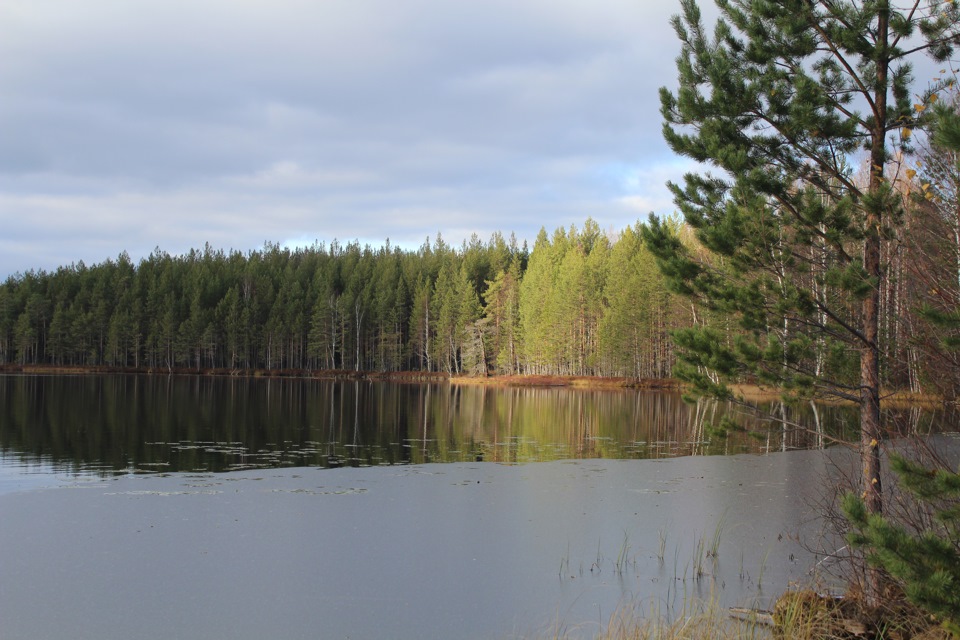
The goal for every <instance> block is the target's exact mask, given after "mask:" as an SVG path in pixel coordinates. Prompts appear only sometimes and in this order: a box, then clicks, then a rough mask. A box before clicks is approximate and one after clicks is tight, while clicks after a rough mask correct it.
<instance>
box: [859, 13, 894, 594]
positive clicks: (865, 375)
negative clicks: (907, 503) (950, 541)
mask: <svg viewBox="0 0 960 640" xmlns="http://www.w3.org/2000/svg"><path fill="white" fill-rule="evenodd" d="M888 27H889V5H887V6H886V7H884V8H881V9H880V11H879V17H878V24H877V33H878V34H879V42H878V44H879V45H880V47H881V48H882V49H884V50H885V49H886V47H887V37H888V36H887V33H888ZM880 57H881V59H880V60H878V62H877V84H876V86H877V87H878V90H877V91H875V92H874V100H875V102H874V107H873V108H874V125H873V126H874V129H873V132H872V143H871V149H870V187H869V191H870V194H871V195H875V194H878V193H879V192H880V190H881V189H882V187H883V182H884V176H883V167H884V165H885V164H886V146H885V145H886V141H885V137H886V121H887V117H886V116H887V114H886V112H887V84H888V78H887V73H888V62H887V61H886V60H885V59H883V56H880ZM865 223H866V224H865V227H866V228H865V230H864V231H865V236H866V237H865V238H864V243H863V267H864V270H865V271H866V274H867V277H868V278H871V279H872V280H873V283H872V285H873V286H871V287H870V292H869V294H867V296H866V297H865V298H864V299H863V303H862V311H863V340H864V343H865V344H864V345H863V347H862V349H861V352H860V460H861V464H862V467H863V499H864V502H865V503H866V506H867V510H868V511H869V512H870V513H876V514H880V513H882V512H883V488H882V484H881V480H880V440H881V435H882V434H881V428H880V349H879V329H880V317H879V312H880V289H881V276H882V273H881V268H880V226H881V224H882V223H883V220H881V207H880V205H878V204H877V203H875V202H871V203H870V206H868V207H867V212H866V220H865ZM881 582H882V575H881V572H880V571H879V570H878V569H874V568H872V567H871V568H868V569H867V584H866V591H867V598H868V601H870V602H872V603H874V604H878V603H879V597H880V592H881V590H882V589H881Z"/></svg>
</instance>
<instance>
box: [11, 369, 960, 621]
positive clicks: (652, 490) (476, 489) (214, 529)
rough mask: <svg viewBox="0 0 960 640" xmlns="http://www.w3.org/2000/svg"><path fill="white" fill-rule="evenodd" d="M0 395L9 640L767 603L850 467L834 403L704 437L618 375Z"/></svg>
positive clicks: (791, 575)
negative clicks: (567, 383) (524, 381)
mask: <svg viewBox="0 0 960 640" xmlns="http://www.w3.org/2000/svg"><path fill="white" fill-rule="evenodd" d="M0 407H2V409H0V451H2V454H0V510H2V514H3V517H2V518H0V545H2V547H0V548H3V549H6V550H7V551H6V552H5V553H4V554H3V555H2V556H0V557H2V560H0V620H2V625H3V633H2V635H3V637H4V638H14V639H16V638H41V637H42V638H130V637H136V638H147V639H149V638H158V639H159V638H164V639H166V638H177V637H180V638H223V637H230V638H239V639H243V638H251V639H252V638H264V637H272V638H354V639H356V638H398V639H403V638H512V637H520V636H523V637H531V636H535V635H537V634H538V633H539V634H540V637H544V636H546V637H550V636H551V634H552V633H553V630H555V629H557V628H560V629H564V630H566V631H568V632H569V633H570V634H571V635H573V636H574V637H578V636H579V637H591V636H593V635H595V634H596V632H598V631H599V630H600V628H601V626H602V625H603V624H605V623H606V622H607V621H608V620H609V618H610V616H611V614H613V613H614V611H615V610H616V609H617V607H621V606H632V607H638V608H640V609H641V610H642V611H643V612H645V613H653V612H659V613H662V614H670V613H675V612H676V611H678V610H680V609H681V608H682V607H683V606H684V604H685V603H689V602H691V601H692V600H693V599H695V598H698V597H699V598H711V597H712V598H716V599H717V600H719V601H720V602H721V604H723V605H725V606H726V605H747V606H749V605H752V604H754V603H759V604H760V605H761V606H764V605H765V604H766V603H767V602H768V601H769V599H770V598H772V597H775V596H776V595H778V594H779V593H780V592H781V591H782V590H783V589H784V588H785V587H786V586H787V584H788V583H789V582H791V581H803V580H808V579H810V577H811V571H812V570H813V569H814V568H815V566H816V565H817V563H819V562H821V561H822V560H823V556H821V555H818V554H817V553H814V552H811V551H810V550H808V549H807V546H808V545H804V544H800V543H798V539H797V538H798V536H800V537H802V538H804V539H806V541H807V542H808V543H809V542H811V541H812V542H814V543H816V544H815V545H814V546H816V545H817V544H819V545H820V546H823V547H824V549H823V550H825V551H829V550H830V549H829V548H827V547H829V546H830V545H831V544H834V543H832V542H830V540H829V538H823V536H822V535H821V531H820V527H821V525H820V523H819V521H818V518H817V514H816V513H815V511H813V507H812V506H811V505H814V504H815V503H816V501H817V500H819V499H820V498H821V496H822V495H823V493H824V491H829V489H830V487H831V486H832V484H833V483H835V478H836V474H837V473H838V469H840V468H846V467H848V466H849V465H850V464H851V463H852V464H853V465H854V467H855V460H853V459H852V458H851V457H850V456H849V455H848V454H847V453H846V452H845V450H843V449H839V448H833V449H828V450H825V451H824V450H818V449H812V450H811V449H809V447H811V446H814V447H816V446H817V445H819V444H822V443H824V442H826V441H827V440H825V438H826V436H827V435H830V434H833V435H837V434H841V435H842V433H843V429H844V427H845V425H849V424H856V422H855V415H851V413H850V412H849V410H847V409H842V408H836V407H834V408H829V407H820V408H817V411H816V412H815V413H814V411H813V408H810V407H807V408H793V409H790V410H789V411H790V412H791V413H790V414H789V417H790V419H791V421H800V420H802V421H807V423H808V424H810V425H811V430H810V431H797V430H794V429H791V428H785V427H784V426H783V425H782V424H780V425H774V428H772V429H767V430H765V431H763V432H762V434H761V436H760V438H754V437H749V436H745V435H731V436H728V437H719V436H718V435H717V434H716V433H715V432H714V431H712V430H711V429H710V425H711V423H713V422H715V421H716V420H717V419H718V418H719V416H720V415H722V414H723V412H724V411H725V410H727V409H726V408H725V407H723V406H720V405H716V404H711V403H701V404H700V405H687V404H684V403H683V402H681V401H680V399H679V397H677V396H674V395H671V394H646V393H640V392H632V391H597V392H593V391H579V390H571V389H491V388H484V387H463V388H460V387H452V386H449V385H393V384H373V383H362V382H360V383H356V382H338V383H331V382H319V381H308V380H225V379H203V378H186V377H185V378H176V377H174V378H148V377H123V376H116V377H82V378H71V377H46V378H45V377H34V378H29V377H25V378H20V377H6V378H2V377H0ZM895 418H896V420H894V417H891V418H890V421H891V423H893V422H896V423H897V424H898V425H899V428H901V429H906V430H924V429H926V428H928V425H929V424H932V423H937V422H941V423H942V422H943V419H942V417H939V416H935V415H934V416H929V415H922V414H917V415H904V416H896V417H895ZM818 425H819V427H818ZM751 426H753V427H757V426H758V425H756V424H754V425H751ZM818 428H819V433H818ZM705 454H717V455H705ZM838 464H839V465H840V466H839V467H838V466H837V465H838ZM715 539H716V540H718V542H716V543H714V540H715Z"/></svg>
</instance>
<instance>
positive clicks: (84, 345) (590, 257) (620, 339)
mask: <svg viewBox="0 0 960 640" xmlns="http://www.w3.org/2000/svg"><path fill="white" fill-rule="evenodd" d="M903 197H904V202H905V203H906V205H907V206H906V207H905V209H904V210H905V212H906V213H905V217H904V220H903V221H902V223H901V224H899V225H898V226H897V227H895V228H892V229H891V232H890V233H888V234H887V236H886V237H885V240H884V248H883V253H884V261H885V264H886V266H887V269H888V270H889V273H890V277H889V278H887V279H885V281H884V282H885V288H884V291H882V292H881V294H882V295H881V302H882V323H881V324H882V331H883V332H884V342H883V344H884V345H885V352H884V353H883V354H882V355H883V360H882V362H883V367H882V371H883V380H884V384H885V386H886V387H888V388H891V389H909V390H913V391H930V392H934V393H940V394H945V395H949V396H950V397H954V396H955V395H956V393H957V389H958V387H960V385H958V381H957V380H956V378H957V375H956V374H954V373H950V372H956V371H958V370H960V364H958V363H957V362H956V358H957V354H956V352H955V351H953V352H951V351H949V350H944V349H942V348H940V346H939V345H940V341H939V338H938V337H937V336H938V329H937V327H936V326H935V325H934V324H933V323H931V322H930V321H928V320H927V319H926V316H925V315H924V314H923V313H922V311H923V309H926V308H929V307H930V306H931V305H938V304H939V305H941V306H942V305H943V304H945V303H946V304H947V308H949V303H950V302H951V301H952V300H953V298H954V296H956V293H957V288H958V286H957V276H956V274H957V264H956V251H955V249H956V247H955V246H954V242H953V238H954V234H953V232H952V227H951V219H950V218H949V216H944V215H942V213H943V212H940V211H939V210H938V209H937V207H936V206H934V203H932V202H931V201H927V200H923V199H917V198H911V197H909V195H908V194H907V192H906V190H904V196H903ZM947 213H949V212H947ZM664 225H665V227H667V228H669V230H670V233H672V234H673V235H674V236H675V237H676V238H677V240H678V242H681V243H683V244H684V245H686V246H687V247H689V248H690V250H691V251H693V252H699V251H702V247H700V245H699V243H698V241H697V239H696V236H695V234H694V233H693V231H692V230H691V229H690V227H689V226H688V225H687V224H685V223H683V222H681V220H680V218H679V216H674V217H672V218H668V219H667V220H665V221H664ZM645 226H646V225H644V224H641V223H637V224H636V225H634V226H633V227H628V228H625V229H623V230H621V231H619V232H614V231H610V230H607V231H604V230H601V228H600V227H599V225H598V224H597V223H596V222H595V221H593V220H592V219H587V220H586V221H585V222H584V223H583V224H582V225H581V226H579V227H578V226H576V225H571V226H570V227H569V228H562V227H561V228H557V229H555V230H554V231H553V233H552V234H551V233H548V232H547V230H546V229H541V231H540V233H539V235H538V236H537V238H536V241H535V243H534V245H533V247H532V248H530V247H528V246H527V244H526V243H523V244H520V243H518V242H517V240H516V239H515V237H513V236H511V237H510V238H505V237H504V236H503V235H502V234H501V233H494V234H493V236H492V237H491V238H490V239H489V240H487V241H486V242H484V241H482V240H481V239H479V238H478V237H477V236H476V235H474V236H473V237H472V238H471V239H470V240H469V241H464V242H463V243H462V244H461V245H460V246H450V245H448V244H446V243H445V242H444V241H443V239H442V236H441V235H440V234H438V235H437V236H436V237H435V239H434V240H432V241H431V240H430V239H429V238H428V239H427V240H426V241H425V242H424V243H423V245H422V246H421V247H419V248H418V249H417V250H415V251H413V250H403V249H400V248H398V247H394V246H391V245H390V242H389V241H387V242H386V243H385V244H384V245H383V246H381V247H378V248H373V247H370V246H369V245H367V246H360V245H359V244H358V243H357V242H352V243H347V244H341V243H339V242H337V241H332V242H330V243H329V244H326V243H323V242H317V243H315V244H314V245H313V246H311V247H308V248H299V249H288V248H284V247H280V246H279V245H277V244H270V243H268V244H266V245H265V246H264V247H263V248H262V249H260V250H256V251H250V252H247V253H241V252H239V251H229V252H224V251H222V250H218V249H214V248H212V247H210V246H209V245H208V246H205V247H204V248H203V249H198V250H192V251H190V252H189V253H187V254H185V255H178V256H172V255H169V254H167V253H166V252H163V251H161V250H160V249H156V250H155V251H154V252H153V253H152V254H151V255H149V256H148V257H146V258H143V259H141V260H140V261H139V262H138V263H134V262H132V261H131V259H130V258H129V256H128V255H127V254H126V253H122V254H120V255H119V256H118V257H117V258H116V259H108V260H105V261H103V262H101V263H99V264H95V265H92V266H87V265H85V264H83V263H77V264H72V265H69V266H63V267H60V268H58V269H57V270H56V271H54V272H43V271H40V272H36V271H27V272H25V273H19V274H16V275H14V276H11V277H9V278H8V279H7V280H6V282H4V283H3V285H2V286H0V363H2V364H4V365H7V366H28V365H51V366H80V367H92V366H112V367H122V368H133V369H138V370H144V369H147V370H154V371H173V370H178V371H183V370H193V371H198V372H199V371H206V370H210V369H226V370H235V371H241V370H283V369H288V370H289V369H294V370H348V371H378V372H398V371H416V372H441V373H446V374H449V375H468V376H484V375H509V374H540V375H577V376H580V375H583V376H587V375H589V376H611V377H628V378H638V379H662V378H668V377H670V376H671V375H672V373H673V368H674V365H675V363H676V361H677V348H676V346H675V344H674V340H673V337H672V336H673V334H674V332H676V331H678V330H681V331H682V330H683V329H684V328H689V327H694V326H697V327H708V328H711V327H712V328H713V329H714V330H715V331H714V334H712V335H715V339H717V340H722V341H734V340H736V339H737V334H738V332H743V331H744V329H743V328H742V327H740V326H734V325H733V324H732V323H730V321H729V320H728V319H727V316H726V315H725V314H724V313H723V311H724V310H723V309H720V308H716V305H711V304H709V301H708V302H706V303H704V302H702V301H696V300H691V299H690V298H688V297H685V296H681V295H678V294H677V293H675V292H673V291H671V289H670V285H669V281H668V279H667V278H666V277H665V276H664V275H663V274H662V272H661V270H660V269H659V268H658V265H657V262H656V259H655V258H654V256H653V253H652V252H651V251H650V250H649V248H648V246H647V244H646V243H645V241H644V239H643V231H644V227H645ZM784 255H785V256H786V255H787V252H784ZM703 257H704V259H708V260H717V258H715V257H713V256H710V255H707V254H706V253H705V252H704V256H703ZM832 266H833V265H831V264H830V260H829V256H828V255H827V254H826V253H820V254H818V255H815V256H810V259H808V260H797V259H795V258H794V259H791V260H786V259H785V261H784V264H783V265H781V267H782V272H781V276H782V277H785V278H788V279H790V280H791V281H793V282H795V283H800V284H802V285H803V286H806V287H807V288H809V289H810V290H812V291H815V292H816V295H818V296H822V297H824V298H829V297H831V296H834V297H837V296H841V295H842V287H841V284H842V283H838V282H836V281H835V280H836V278H838V277H842V275H838V274H837V273H835V272H834V270H833V269H832ZM717 267H718V268H720V269H723V268H725V267H724V265H723V264H718V265H717ZM841 302H842V301H841ZM712 307H713V308H712ZM839 308H843V309H845V310H844V311H843V313H849V314H855V313H857V311H856V308H855V305H852V304H851V305H846V306H844V305H843V304H840V305H839ZM773 329H776V327H774V328H773ZM795 331H797V330H795ZM811 348H812V350H813V351H816V345H814V346H813V347H811ZM825 351H827V349H826V348H825ZM816 358H818V359H819V360H820V362H819V364H818V366H820V367H824V368H830V367H833V368H836V369H842V368H843V367H846V366H849V363H847V362H845V361H844V358H843V353H837V351H836V347H835V346H831V347H830V348H829V352H824V353H816Z"/></svg>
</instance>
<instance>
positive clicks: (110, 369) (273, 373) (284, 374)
mask: <svg viewBox="0 0 960 640" xmlns="http://www.w3.org/2000/svg"><path fill="white" fill-rule="evenodd" d="M111 374H114V375H151V376H152V375H156V376H160V375H182V376H200V377H229V378H297V379H312V380H367V381H383V382H398V383H423V382H448V383H449V384H452V385H461V386H494V387H528V388H533V387H563V388H572V389H592V390H604V389H606V390H616V389H623V390H626V389H630V390H635V391H637V390H639V391H671V392H680V393H682V392H685V391H687V390H688V389H689V386H688V385H686V384H685V383H683V382H682V381H680V380H677V379H675V378H629V377H603V376H560V375H537V374H512V375H489V376H468V375H450V374H448V373H445V372H425V371H353V370H343V369H241V368H235V369H227V368H200V369H196V368H192V367H175V368H165V367H117V366H110V365H101V366H80V365H50V364H33V365H14V364H5V365H0V375H111ZM730 389H731V391H733V393H734V396H735V397H737V398H739V399H742V400H745V401H747V402H775V401H778V400H780V399H781V391H780V390H778V389H773V388H770V387H761V386H759V385H755V384H749V383H736V384H731V385H730ZM882 400H883V403H884V404H885V405H887V406H930V405H937V404H943V402H944V401H943V399H942V398H939V397H937V396H933V395H929V394H924V393H914V392H910V391H902V390H891V391H887V392H885V393H884V394H883V398H882ZM817 401H818V402H840V401H839V400H836V399H830V398H820V399H818V400H817Z"/></svg>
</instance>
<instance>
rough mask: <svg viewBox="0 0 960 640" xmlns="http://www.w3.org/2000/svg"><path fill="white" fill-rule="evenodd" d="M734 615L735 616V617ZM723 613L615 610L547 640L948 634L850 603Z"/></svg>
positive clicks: (930, 637) (921, 639)
mask: <svg viewBox="0 0 960 640" xmlns="http://www.w3.org/2000/svg"><path fill="white" fill-rule="evenodd" d="M734 611H739V612H740V615H735V614H734ZM745 611H746V610H727V609H724V608H722V607H720V606H719V605H717V603H716V602H715V601H712V600H711V601H706V602H693V603H684V604H683V611H681V612H679V613H678V614H676V615H673V616H670V617H662V616H659V615H657V614H656V613H654V614H652V615H651V614H649V613H645V612H644V611H642V610H641V609H640V608H638V607H635V606H625V607H621V609H620V610H618V611H617V612H616V613H615V614H614V615H613V616H612V617H611V618H610V620H609V621H608V623H607V626H606V629H604V630H603V631H602V632H600V633H598V634H594V635H591V634H585V633H583V631H584V630H583V629H576V628H571V629H568V630H564V631H560V632H554V633H552V634H550V637H552V638H553V640H573V639H574V638H591V639H592V640H831V639H840V638H846V639H863V640H951V638H952V637H951V635H950V634H949V632H947V631H946V630H944V629H943V628H942V627H940V626H939V625H937V624H936V623H935V622H933V621H932V620H931V619H930V618H929V617H928V616H925V615H923V614H922V613H921V612H919V611H917V610H916V609H914V608H912V607H909V606H896V607H888V608H885V609H883V610H882V611H881V610H869V609H866V608H864V607H863V606H862V604H861V603H860V602H859V601H858V600H856V599H837V598H833V597H830V596H822V595H820V594H818V593H816V592H814V591H811V590H809V589H802V590H796V591H788V592H786V593H784V594H783V595H782V596H781V597H780V598H779V599H778V600H777V602H776V603H775V605H774V610H773V611H772V612H764V611H751V612H745Z"/></svg>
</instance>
